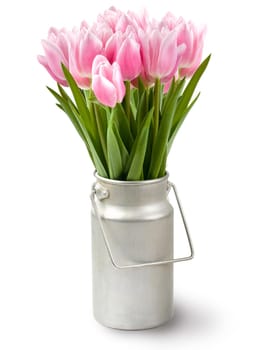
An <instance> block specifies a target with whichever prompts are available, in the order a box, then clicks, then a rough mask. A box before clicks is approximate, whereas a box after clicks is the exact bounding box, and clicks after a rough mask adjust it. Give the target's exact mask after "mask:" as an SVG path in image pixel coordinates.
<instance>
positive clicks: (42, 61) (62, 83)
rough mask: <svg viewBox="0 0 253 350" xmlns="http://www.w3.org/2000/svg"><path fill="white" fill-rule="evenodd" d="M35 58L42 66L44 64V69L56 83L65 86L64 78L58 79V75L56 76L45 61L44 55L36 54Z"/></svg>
mask: <svg viewBox="0 0 253 350" xmlns="http://www.w3.org/2000/svg"><path fill="white" fill-rule="evenodd" d="M37 59H38V61H39V63H40V64H42V66H44V67H45V68H46V70H47V71H48V73H49V74H50V75H51V77H52V78H53V79H54V80H55V81H57V83H59V84H61V85H63V86H67V85H68V84H67V82H66V80H65V79H60V78H59V77H57V76H56V75H55V74H54V72H53V71H52V70H51V68H50V67H49V65H48V63H47V59H46V57H45V56H41V55H38V56H37Z"/></svg>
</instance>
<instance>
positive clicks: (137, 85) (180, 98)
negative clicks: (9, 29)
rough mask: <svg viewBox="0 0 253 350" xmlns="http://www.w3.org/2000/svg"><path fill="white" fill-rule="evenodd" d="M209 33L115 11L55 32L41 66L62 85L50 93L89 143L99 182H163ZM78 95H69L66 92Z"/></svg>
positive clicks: (50, 35)
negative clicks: (105, 180) (92, 21)
mask: <svg viewBox="0 0 253 350" xmlns="http://www.w3.org/2000/svg"><path fill="white" fill-rule="evenodd" d="M203 39H204V29H197V27H196V26H195V25H194V24H193V23H192V22H186V21H185V20H184V19H183V18H181V17H180V18H176V17H175V16H173V15H172V14H171V13H167V14H166V15H165V16H164V18H163V19H162V20H161V21H156V20H154V19H150V18H149V16H148V15H147V13H146V12H144V13H143V14H142V15H138V14H136V13H134V12H131V11H128V12H127V13H124V12H122V11H120V10H118V9H116V8H114V7H111V8H109V9H108V10H106V11H105V12H104V13H103V14H102V15H99V16H98V18H97V21H96V22H95V23H94V24H93V25H91V26H89V25H88V24H87V23H86V22H82V24H81V26H80V28H74V29H73V30H66V29H60V30H57V29H55V28H51V29H50V30H49V33H48V38H47V40H43V41H42V46H43V48H44V52H45V55H44V56H38V60H39V62H40V63H41V64H42V65H43V66H44V67H45V68H46V69H47V71H48V72H49V73H50V75H51V76H52V77H53V78H54V79H55V80H56V81H57V85H58V92H56V91H55V90H53V89H51V88H48V89H49V91H50V92H51V93H52V94H53V95H54V97H55V98H56V100H57V106H58V107H59V108H60V109H61V110H63V111H64V112H65V113H66V114H67V115H68V117H69V118H70V120H71V122H72V123H73V125H74V127H75V128H76V130H77V132H78V133H79V135H80V136H81V138H82V139H83V141H84V143H85V145H86V147H87V150H88V152H89V155H90V158H91V160H92V162H93V164H94V166H95V168H96V170H97V172H98V174H99V175H100V176H103V177H106V178H110V179H119V180H127V181H131V180H146V179H155V178H158V177H162V176H164V175H165V172H166V160H167V156H168V153H169V151H170V148H171V145H172V143H173V140H174V138H175V136H176V134H177V132H178V130H179V128H180V127H181V125H182V123H183V121H184V120H185V117H186V116H187V114H188V112H189V111H190V109H191V108H192V106H193V105H194V104H195V102H196V101H197V99H198V97H199V94H197V95H196V96H194V91H195V88H196V86H197V84H198V82H199V79H200V78H201V76H202V74H203V73H204V71H205V69H206V67H207V65H208V62H209V59H210V56H208V57H207V58H206V59H205V60H204V61H203V62H202V63H201V56H202V49H203ZM66 86H68V87H69V88H70V90H71V93H72V96H70V95H69V94H68V93H67V92H66V89H64V87H66Z"/></svg>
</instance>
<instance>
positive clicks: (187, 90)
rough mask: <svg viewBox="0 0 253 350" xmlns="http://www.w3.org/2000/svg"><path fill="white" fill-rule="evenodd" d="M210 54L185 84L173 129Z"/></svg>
mask: <svg viewBox="0 0 253 350" xmlns="http://www.w3.org/2000/svg"><path fill="white" fill-rule="evenodd" d="M210 58H211V55H209V56H208V57H207V58H206V59H205V60H204V61H203V62H202V63H201V65H200V66H199V67H198V69H197V70H196V72H195V73H194V74H193V76H192V78H191V80H190V81H189V83H188V85H187V86H186V88H185V90H184V93H183V95H182V98H181V100H180V102H179V103H178V106H177V110H176V112H175V117H174V121H173V129H174V128H176V125H177V124H178V122H179V120H180V119H181V116H182V114H183V113H184V111H185V109H186V108H187V106H188V104H189V102H190V100H191V98H192V96H193V93H194V91H195V88H196V86H197V84H198V82H199V80H200V78H201V77H202V75H203V73H204V72H205V70H206V68H207V65H208V63H209V61H210Z"/></svg>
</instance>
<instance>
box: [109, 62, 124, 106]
mask: <svg viewBox="0 0 253 350" xmlns="http://www.w3.org/2000/svg"><path fill="white" fill-rule="evenodd" d="M112 68H113V76H112V81H113V84H114V86H115V88H116V93H117V102H120V103H121V102H122V100H123V98H124V96H125V93H126V87H125V84H124V82H123V78H122V74H121V69H120V66H119V64H118V63H117V62H114V63H113V65H112Z"/></svg>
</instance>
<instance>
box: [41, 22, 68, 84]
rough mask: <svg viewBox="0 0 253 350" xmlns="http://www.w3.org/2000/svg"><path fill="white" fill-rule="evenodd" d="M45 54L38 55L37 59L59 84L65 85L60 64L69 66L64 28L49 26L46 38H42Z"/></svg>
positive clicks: (66, 35)
mask: <svg viewBox="0 0 253 350" xmlns="http://www.w3.org/2000/svg"><path fill="white" fill-rule="evenodd" d="M42 46H43V48H44V52H45V56H42V55H39V56H38V61H39V62H40V63H41V64H42V65H43V66H44V67H45V68H46V69H47V71H48V72H49V74H50V75H51V76H52V77H53V79H54V80H56V81H57V82H58V83H59V84H61V85H64V86H67V82H66V79H65V77H64V74H63V72H62V68H61V64H62V63H63V64H64V65H65V66H66V67H69V34H68V33H67V31H66V30H65V29H61V30H57V29H55V28H50V30H49V32H48V39H47V40H42Z"/></svg>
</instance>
